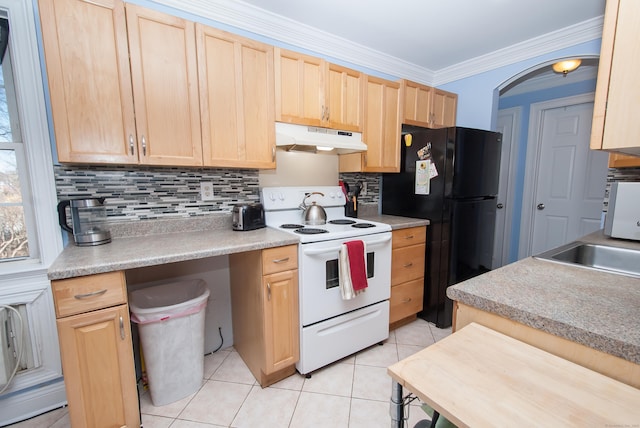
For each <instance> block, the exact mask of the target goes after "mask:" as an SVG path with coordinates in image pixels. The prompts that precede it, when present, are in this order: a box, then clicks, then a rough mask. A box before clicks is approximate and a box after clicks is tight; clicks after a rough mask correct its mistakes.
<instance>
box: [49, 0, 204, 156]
mask: <svg viewBox="0 0 640 428" xmlns="http://www.w3.org/2000/svg"><path fill="white" fill-rule="evenodd" d="M39 7H40V17H41V24H42V37H43V46H44V51H45V62H46V66H47V75H48V79H49V91H50V96H51V109H52V116H53V124H54V129H55V136H56V145H57V149H58V159H59V160H60V162H63V163H64V162H68V163H118V164H136V163H142V164H154V165H176V166H180V165H201V164H202V154H201V147H202V145H201V139H200V118H199V105H198V104H199V103H198V92H197V68H196V56H195V42H194V40H195V34H194V25H193V23H189V22H187V21H185V20H182V19H179V18H175V17H171V16H169V15H165V14H162V13H159V12H154V11H150V10H147V9H144V8H140V7H138V6H134V5H131V4H127V6H126V13H125V5H124V4H123V2H122V1H120V0H93V1H84V0H55V1H54V0H40V1H39ZM127 27H128V28H127ZM129 58H131V59H129ZM134 97H135V98H134ZM134 99H135V103H134ZM134 111H135V113H134Z"/></svg>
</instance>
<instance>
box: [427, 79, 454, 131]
mask: <svg viewBox="0 0 640 428" xmlns="http://www.w3.org/2000/svg"><path fill="white" fill-rule="evenodd" d="M457 108H458V96H457V95H456V94H453V93H451V92H447V91H443V90H442V89H436V88H434V89H433V104H432V108H431V112H432V113H431V125H430V128H446V127H448V126H455V125H456V112H457Z"/></svg>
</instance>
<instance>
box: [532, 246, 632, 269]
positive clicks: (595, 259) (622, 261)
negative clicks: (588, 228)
mask: <svg viewBox="0 0 640 428" xmlns="http://www.w3.org/2000/svg"><path fill="white" fill-rule="evenodd" d="M534 257H535V258H538V259H544V260H549V261H552V262H557V263H563V264H567V265H572V266H579V267H585V268H588V269H596V270H601V271H607V272H612V273H618V274H622V275H629V276H634V277H638V278H640V251H638V250H631V249H628V248H618V247H610V246H607V245H598V244H588V243H585V242H580V241H576V242H571V243H570V244H566V245H563V246H561V247H558V248H554V249H553V250H549V251H545V252H544V253H542V254H538V255H537V256H534Z"/></svg>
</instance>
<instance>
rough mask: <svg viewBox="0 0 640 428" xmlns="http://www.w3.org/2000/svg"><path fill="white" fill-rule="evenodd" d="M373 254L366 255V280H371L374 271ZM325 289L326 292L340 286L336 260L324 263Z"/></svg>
mask: <svg viewBox="0 0 640 428" xmlns="http://www.w3.org/2000/svg"><path fill="white" fill-rule="evenodd" d="M374 254H375V253H373V252H371V253H367V278H373V272H374V271H375V256H374ZM325 270H326V273H325V287H326V288H327V290H329V289H331V288H335V287H338V286H339V285H340V275H339V274H338V259H333V260H327V262H326V263H325Z"/></svg>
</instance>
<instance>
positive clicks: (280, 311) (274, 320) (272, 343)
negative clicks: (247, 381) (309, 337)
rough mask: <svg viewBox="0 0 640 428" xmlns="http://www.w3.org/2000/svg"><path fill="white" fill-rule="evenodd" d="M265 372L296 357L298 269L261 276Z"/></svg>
mask: <svg viewBox="0 0 640 428" xmlns="http://www.w3.org/2000/svg"><path fill="white" fill-rule="evenodd" d="M263 293H264V296H263V302H264V337H265V348H266V349H265V353H266V360H265V363H266V364H265V365H266V367H265V372H266V373H267V374H270V373H273V372H275V371H278V370H280V369H283V368H285V367H287V366H291V365H292V364H295V363H296V362H297V361H298V359H299V356H300V349H299V331H298V323H299V321H298V271H297V270H289V271H285V272H279V273H274V274H271V275H266V276H264V278H263Z"/></svg>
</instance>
